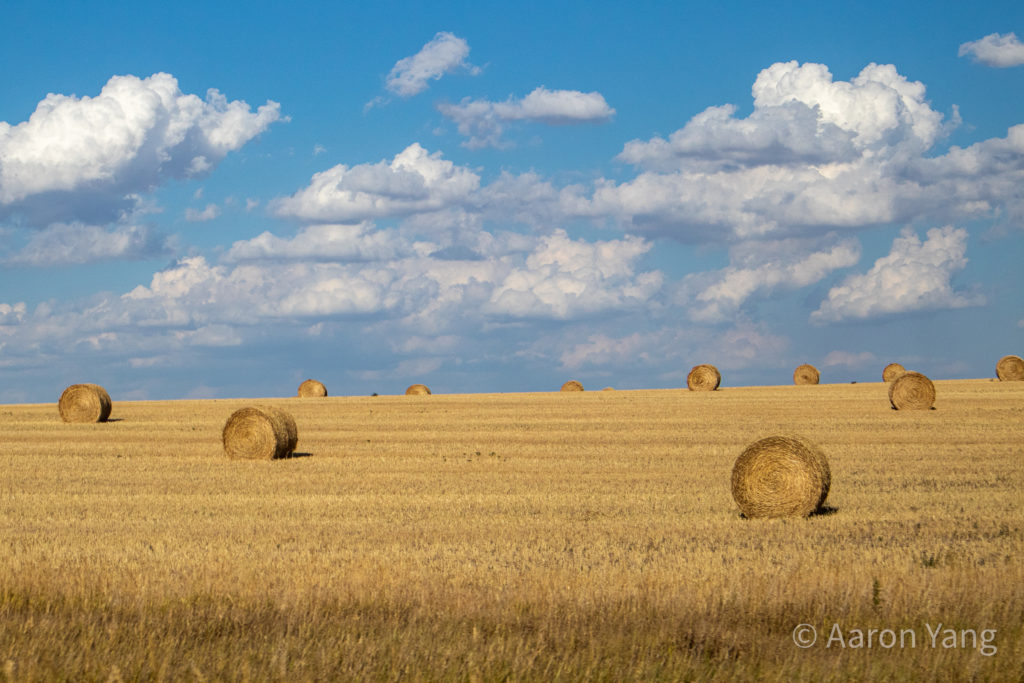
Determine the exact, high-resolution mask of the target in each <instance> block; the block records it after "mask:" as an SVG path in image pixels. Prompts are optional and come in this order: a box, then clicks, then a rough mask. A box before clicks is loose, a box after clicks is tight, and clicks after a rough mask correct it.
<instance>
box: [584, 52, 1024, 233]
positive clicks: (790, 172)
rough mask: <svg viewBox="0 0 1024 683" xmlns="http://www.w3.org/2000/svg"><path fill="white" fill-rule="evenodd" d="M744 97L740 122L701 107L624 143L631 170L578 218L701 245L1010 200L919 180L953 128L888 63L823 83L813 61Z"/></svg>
mask: <svg viewBox="0 0 1024 683" xmlns="http://www.w3.org/2000/svg"><path fill="white" fill-rule="evenodd" d="M752 93H753V96H754V111H753V112H752V113H751V115H750V116H748V117H747V118H745V119H737V118H736V117H735V111H736V109H735V108H734V107H732V106H724V107H713V108H711V109H708V110H706V111H705V112H703V113H702V114H700V115H698V116H696V117H694V119H692V120H691V121H690V122H689V123H688V124H687V125H686V126H684V127H683V128H682V129H680V130H678V131H676V132H675V133H673V134H672V135H671V136H669V138H668V139H663V138H654V139H652V140H648V141H633V142H630V143H628V144H627V145H626V146H625V147H624V149H623V151H622V153H621V154H620V155H619V159H620V160H622V161H626V162H629V163H631V164H635V165H637V166H638V167H640V169H641V173H640V174H639V175H637V176H636V177H635V178H634V179H632V180H628V181H625V182H622V183H616V182H613V181H608V180H605V181H602V182H600V183H598V185H597V187H596V188H595V191H594V193H593V195H592V196H591V197H590V198H589V200H588V201H585V202H582V203H581V204H580V206H579V207H578V210H579V211H580V214H581V215H589V216H592V217H595V218H596V217H614V218H615V219H616V220H617V221H618V222H619V223H620V224H622V225H624V226H625V227H626V228H627V229H629V230H631V231H637V232H648V233H654V234H662V235H670V236H673V237H676V238H678V239H681V240H684V241H697V242H706V241H716V240H735V239H737V238H739V239H750V238H758V237H767V236H775V237H784V236H787V235H799V234H806V233H807V232H808V231H816V230H821V229H832V228H863V227H868V226H874V225H882V224H887V223H892V222H897V221H900V222H910V221H912V220H915V219H918V218H920V217H921V216H922V215H925V214H928V213H929V212H934V211H938V210H940V209H939V207H941V210H942V211H945V212H952V213H951V214H950V215H954V216H977V215H978V213H979V212H983V211H985V210H986V207H985V206H984V205H983V204H982V203H981V202H980V201H978V200H979V199H980V198H981V196H982V195H986V196H987V197H988V199H989V200H990V201H991V200H993V199H996V198H997V197H999V198H1000V199H1003V200H1006V199H1009V198H1011V197H1012V196H1013V194H1014V193H1018V194H1019V192H1017V191H1016V190H1013V189H1011V187H1010V186H1007V187H1006V188H1004V189H1003V190H1002V193H1001V195H993V194H992V193H991V192H990V189H991V188H984V187H981V186H980V184H978V183H972V184H970V185H966V186H962V187H960V188H958V191H957V192H955V193H954V194H952V195H951V194H950V193H949V190H950V189H951V188H950V187H948V186H946V185H944V184H943V183H940V182H937V178H934V177H933V178H929V177H927V174H922V173H921V172H920V170H919V169H918V168H917V165H918V164H920V163H921V161H922V154H923V153H924V152H925V151H927V150H929V149H930V148H931V147H932V146H933V145H934V144H935V143H936V141H937V140H938V139H939V138H941V137H942V135H943V134H945V133H946V131H947V130H948V129H949V125H952V124H955V123H956V122H957V121H958V120H959V119H958V117H957V116H954V118H953V121H952V122H951V123H950V124H944V123H943V120H942V115H941V114H939V113H938V112H936V111H934V110H932V109H931V107H930V106H929V104H928V102H927V101H926V100H925V89H924V86H923V85H922V84H920V83H917V82H911V81H908V80H907V79H906V78H905V77H903V76H901V75H900V74H899V73H898V72H897V71H896V69H895V68H894V67H892V66H889V65H877V64H871V65H868V66H867V67H865V68H864V69H863V70H862V71H861V72H860V74H858V76H856V77H855V78H853V79H851V80H850V81H835V80H834V79H833V77H832V75H831V73H829V71H828V69H827V68H826V67H824V66H823V65H820V64H804V65H799V64H797V63H796V62H785V63H778V64H774V65H772V66H771V67H769V68H767V69H765V70H763V71H762V72H761V73H760V74H759V75H758V77H757V79H756V81H755V83H754V86H753V89H752ZM934 161H935V164H937V165H939V166H945V165H946V164H948V163H949V162H948V160H946V159H944V158H941V157H939V158H936V159H935V160H934ZM929 173H932V174H933V176H934V174H935V171H934V170H930V171H929ZM971 194H974V195H976V196H974V197H971V196H970V195H971ZM989 206H991V205H989Z"/></svg>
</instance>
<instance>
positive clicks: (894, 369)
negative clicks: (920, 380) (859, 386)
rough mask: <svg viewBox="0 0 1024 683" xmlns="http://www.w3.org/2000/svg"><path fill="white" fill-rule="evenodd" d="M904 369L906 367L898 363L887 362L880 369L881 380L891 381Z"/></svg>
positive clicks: (904, 370)
mask: <svg viewBox="0 0 1024 683" xmlns="http://www.w3.org/2000/svg"><path fill="white" fill-rule="evenodd" d="M906 371H907V369H906V368H905V367H903V366H902V365H900V364H899V363H889V364H888V365H886V366H885V369H883V370H882V381H883V382H891V381H893V380H894V379H896V378H897V377H899V376H900V375H902V374H903V373H904V372H906Z"/></svg>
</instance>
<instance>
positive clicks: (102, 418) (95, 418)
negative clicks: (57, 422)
mask: <svg viewBox="0 0 1024 683" xmlns="http://www.w3.org/2000/svg"><path fill="white" fill-rule="evenodd" d="M112 409H113V403H111V401H110V394H108V393H107V390H106V389H104V388H103V387H101V386H100V385H99V384H72V385H71V386H69V387H68V388H67V389H65V390H64V392H63V393H62V394H61V395H60V400H59V401H58V402H57V410H58V411H59V412H60V419H62V420H64V422H106V421H107V418H109V417H110V411H111V410H112Z"/></svg>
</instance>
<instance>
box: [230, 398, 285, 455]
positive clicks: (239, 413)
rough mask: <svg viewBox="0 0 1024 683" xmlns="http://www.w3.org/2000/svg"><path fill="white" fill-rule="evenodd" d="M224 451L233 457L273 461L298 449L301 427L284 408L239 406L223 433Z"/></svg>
mask: <svg viewBox="0 0 1024 683" xmlns="http://www.w3.org/2000/svg"><path fill="white" fill-rule="evenodd" d="M221 440H222V441H223V443H224V452H225V453H227V454H228V457H229V458H232V459H248V460H272V459H275V458H287V457H289V456H290V455H291V454H292V453H294V452H295V446H296V445H297V444H298V441H299V430H298V427H297V426H296V424H295V419H294V418H293V417H292V416H291V415H290V414H289V413H287V412H285V411H284V410H281V409H280V408H272V407H267V406H259V407H257V406H248V407H246V408H239V409H238V410H236V411H235V412H234V413H232V414H231V417H229V418H228V420H227V422H225V423H224V431H223V432H222V433H221Z"/></svg>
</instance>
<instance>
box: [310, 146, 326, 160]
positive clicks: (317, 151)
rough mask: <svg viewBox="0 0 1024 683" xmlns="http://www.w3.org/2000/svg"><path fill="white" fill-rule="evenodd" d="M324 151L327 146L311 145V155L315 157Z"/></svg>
mask: <svg viewBox="0 0 1024 683" xmlns="http://www.w3.org/2000/svg"><path fill="white" fill-rule="evenodd" d="M326 151H327V148H326V147H324V146H323V145H313V156H315V157H318V156H320V155H321V154H323V153H324V152H326Z"/></svg>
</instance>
